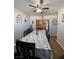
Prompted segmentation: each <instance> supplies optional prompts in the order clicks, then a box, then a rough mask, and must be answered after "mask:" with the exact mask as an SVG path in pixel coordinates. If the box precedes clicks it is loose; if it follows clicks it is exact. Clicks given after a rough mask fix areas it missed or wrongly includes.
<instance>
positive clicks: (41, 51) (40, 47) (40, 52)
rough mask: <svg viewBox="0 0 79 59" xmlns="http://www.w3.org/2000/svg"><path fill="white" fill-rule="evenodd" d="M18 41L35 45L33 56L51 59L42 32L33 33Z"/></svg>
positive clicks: (46, 41) (45, 38)
mask: <svg viewBox="0 0 79 59" xmlns="http://www.w3.org/2000/svg"><path fill="white" fill-rule="evenodd" d="M20 40H22V41H24V42H30V43H35V47H36V48H35V49H36V51H35V55H36V56H38V57H40V58H41V59H51V48H50V45H49V43H48V39H47V37H46V33H45V31H44V30H38V31H33V32H32V33H30V34H28V35H27V36H25V37H24V38H22V39H20Z"/></svg>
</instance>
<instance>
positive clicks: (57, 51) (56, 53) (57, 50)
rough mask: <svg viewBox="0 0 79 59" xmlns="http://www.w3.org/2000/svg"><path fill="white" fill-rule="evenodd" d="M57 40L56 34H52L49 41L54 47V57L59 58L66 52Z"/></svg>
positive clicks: (54, 58)
mask: <svg viewBox="0 0 79 59" xmlns="http://www.w3.org/2000/svg"><path fill="white" fill-rule="evenodd" d="M56 40H57V37H56V36H52V37H50V39H49V43H50V46H51V48H52V54H53V59H59V57H60V56H62V55H63V54H64V50H63V49H62V48H61V46H60V45H59V44H58V43H57V41H56Z"/></svg>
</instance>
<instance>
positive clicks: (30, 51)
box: [15, 40, 40, 59]
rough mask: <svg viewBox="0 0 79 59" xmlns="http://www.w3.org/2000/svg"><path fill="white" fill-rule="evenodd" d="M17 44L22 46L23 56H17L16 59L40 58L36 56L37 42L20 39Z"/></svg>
mask: <svg viewBox="0 0 79 59" xmlns="http://www.w3.org/2000/svg"><path fill="white" fill-rule="evenodd" d="M16 44H17V46H18V47H20V51H21V56H22V57H21V56H20V57H15V59H40V58H39V57H35V43H28V42H23V41H19V40H18V41H17V42H16Z"/></svg>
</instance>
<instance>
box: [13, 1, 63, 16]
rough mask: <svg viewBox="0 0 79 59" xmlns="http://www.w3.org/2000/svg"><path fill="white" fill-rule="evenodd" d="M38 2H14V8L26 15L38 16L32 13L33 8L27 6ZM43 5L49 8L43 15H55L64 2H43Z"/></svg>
mask: <svg viewBox="0 0 79 59" xmlns="http://www.w3.org/2000/svg"><path fill="white" fill-rule="evenodd" d="M38 1H39V0H14V7H15V8H18V9H20V10H22V11H23V12H24V13H26V14H28V15H38V14H37V13H33V10H34V8H32V7H30V6H28V5H29V4H34V5H36V3H38ZM44 5H45V6H48V7H49V10H48V11H45V12H44V14H45V15H53V14H57V10H58V9H60V8H62V7H64V0H44Z"/></svg>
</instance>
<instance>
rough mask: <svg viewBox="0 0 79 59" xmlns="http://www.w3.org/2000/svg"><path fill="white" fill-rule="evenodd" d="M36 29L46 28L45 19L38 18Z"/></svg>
mask: <svg viewBox="0 0 79 59" xmlns="http://www.w3.org/2000/svg"><path fill="white" fill-rule="evenodd" d="M36 29H42V30H43V29H46V24H45V22H44V20H36Z"/></svg>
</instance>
